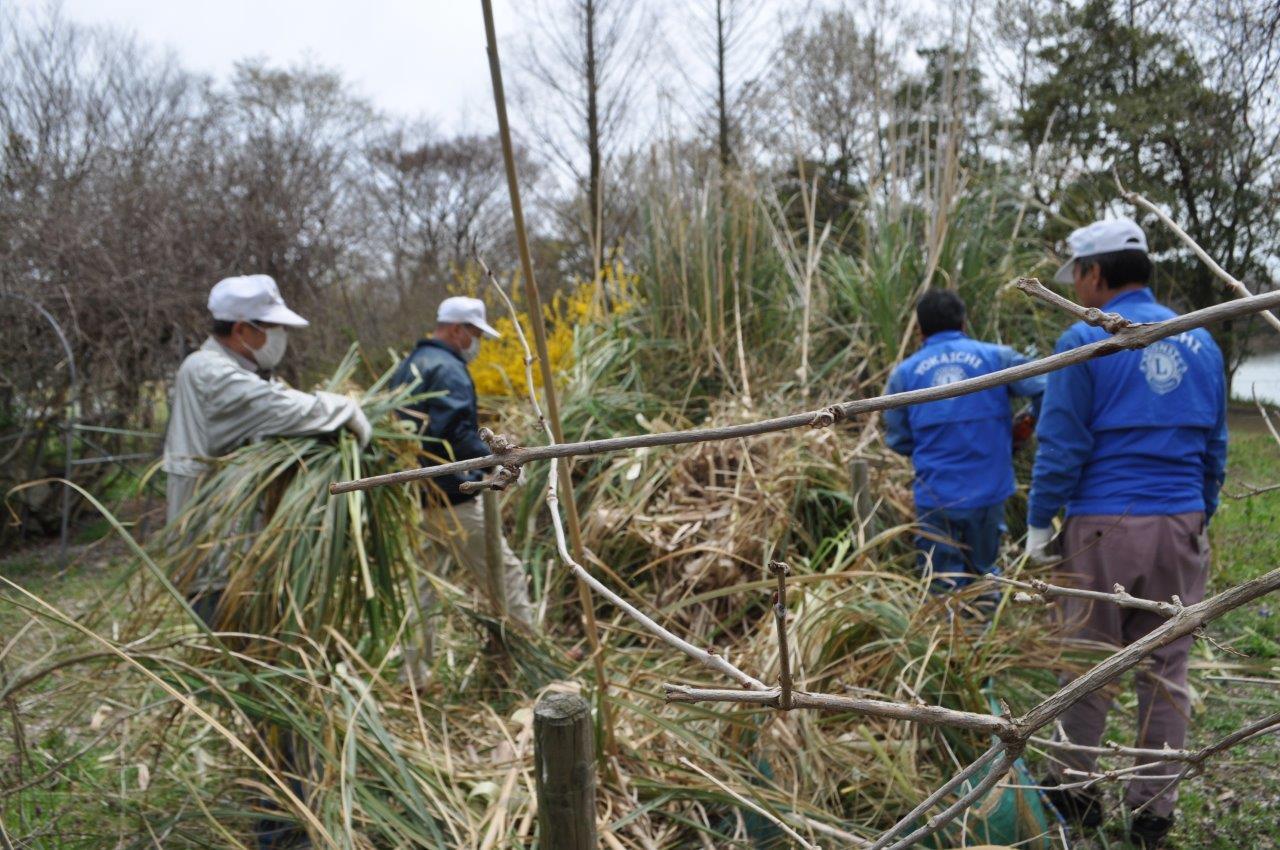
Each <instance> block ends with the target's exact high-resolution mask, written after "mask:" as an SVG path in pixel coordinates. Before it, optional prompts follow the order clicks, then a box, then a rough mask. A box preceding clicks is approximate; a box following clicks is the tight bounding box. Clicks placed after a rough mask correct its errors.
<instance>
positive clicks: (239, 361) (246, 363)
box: [200, 336, 262, 378]
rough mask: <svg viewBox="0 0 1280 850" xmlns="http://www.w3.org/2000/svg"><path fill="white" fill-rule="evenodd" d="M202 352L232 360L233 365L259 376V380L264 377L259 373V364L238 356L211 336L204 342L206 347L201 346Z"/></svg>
mask: <svg viewBox="0 0 1280 850" xmlns="http://www.w3.org/2000/svg"><path fill="white" fill-rule="evenodd" d="M200 350H201V351H212V352H214V353H215V354H221V355H223V356H224V357H226V358H227V359H228V360H230V361H231V362H232V363H234V364H236V366H237V367H239V368H241V369H243V370H244V371H246V372H252V373H253V374H255V375H257V376H258V377H259V378H261V377H262V373H260V372H259V371H258V364H257V363H254V362H253V361H252V360H250V359H248V358H247V357H242V356H241V355H240V354H237V353H236V352H234V351H232V350H231V349H230V348H227V347H226V346H225V345H223V344H222V343H220V342H218V340H217V338H216V337H212V336H211V337H209V338H208V339H206V340H205V341H204V345H202V346H200Z"/></svg>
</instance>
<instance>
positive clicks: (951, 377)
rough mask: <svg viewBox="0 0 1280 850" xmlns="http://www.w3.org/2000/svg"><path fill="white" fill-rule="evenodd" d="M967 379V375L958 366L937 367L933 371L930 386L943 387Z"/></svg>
mask: <svg viewBox="0 0 1280 850" xmlns="http://www.w3.org/2000/svg"><path fill="white" fill-rule="evenodd" d="M968 377H969V373H967V372H965V370H964V369H963V368H961V367H960V366H955V365H950V366H939V367H938V368H937V369H934V370H933V381H932V383H931V385H932V386H935V387H945V386H946V385H947V384H954V383H956V382H957V381H963V380H964V379H965V378H968Z"/></svg>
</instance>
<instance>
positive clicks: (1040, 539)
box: [1027, 526, 1057, 565]
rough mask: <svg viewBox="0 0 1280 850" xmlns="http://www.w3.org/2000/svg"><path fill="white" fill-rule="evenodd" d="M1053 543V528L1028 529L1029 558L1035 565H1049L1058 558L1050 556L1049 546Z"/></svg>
mask: <svg viewBox="0 0 1280 850" xmlns="http://www.w3.org/2000/svg"><path fill="white" fill-rule="evenodd" d="M1052 541H1053V529H1052V528H1036V527H1034V526H1028V527H1027V557H1028V558H1030V559H1031V563H1033V564H1037V565H1040V564H1048V563H1051V562H1053V561H1055V560H1057V558H1055V557H1054V556H1053V555H1051V554H1049V544H1050V543H1051V542H1052Z"/></svg>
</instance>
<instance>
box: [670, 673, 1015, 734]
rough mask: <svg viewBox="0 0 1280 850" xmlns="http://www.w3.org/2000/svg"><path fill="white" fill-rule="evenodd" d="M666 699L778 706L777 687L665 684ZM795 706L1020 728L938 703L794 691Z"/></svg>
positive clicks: (997, 730)
mask: <svg viewBox="0 0 1280 850" xmlns="http://www.w3.org/2000/svg"><path fill="white" fill-rule="evenodd" d="M662 688H663V690H664V691H665V692H666V697H667V702H733V703H738V704H740V705H761V706H765V707H768V708H778V707H779V705H778V697H779V692H778V690H777V689H776V688H771V689H768V690H765V691H756V690H749V691H745V690H736V689H732V688H694V687H690V686H688V685H677V684H672V683H670V682H666V683H663V685H662ZM791 707H792V708H812V709H817V710H820V711H847V712H850V713H851V714H864V715H868V716H870V717H885V718H888V719H890V720H907V721H910V722H912V723H925V724H928V725H931V726H949V727H952V728H954V729H970V730H972V731H974V732H986V733H987V734H990V735H998V736H1001V737H1003V738H1009V739H1014V738H1016V737H1017V734H1018V730H1017V727H1016V726H1015V724H1014V723H1013V721H1011V720H1008V719H1007V718H1004V717H997V716H995V715H991V714H979V713H977V712H972V711H956V710H955V709H951V708H943V707H942V706H938V705H910V704H908V703H905V702H892V701H890V700H881V699H867V698H865V697H849V696H842V695H838V694H815V693H809V692H807V691H794V690H793V691H792V693H791Z"/></svg>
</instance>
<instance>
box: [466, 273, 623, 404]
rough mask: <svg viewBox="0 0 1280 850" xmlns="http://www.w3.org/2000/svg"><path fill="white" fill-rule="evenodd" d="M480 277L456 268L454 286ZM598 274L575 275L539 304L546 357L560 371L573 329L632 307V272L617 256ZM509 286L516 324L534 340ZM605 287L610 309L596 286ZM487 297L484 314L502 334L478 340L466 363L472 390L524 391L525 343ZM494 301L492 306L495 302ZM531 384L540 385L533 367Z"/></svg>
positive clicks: (566, 363) (472, 284)
mask: <svg viewBox="0 0 1280 850" xmlns="http://www.w3.org/2000/svg"><path fill="white" fill-rule="evenodd" d="M478 283H479V281H478V279H477V276H476V274H475V273H474V271H473V270H462V271H461V273H459V272H455V284H456V289H457V290H459V291H462V292H477V291H483V290H480V289H479V288H478V286H477V284H478ZM598 283H599V285H597V280H586V281H584V280H579V281H577V282H576V283H575V284H574V285H573V286H572V287H571V288H570V289H568V290H564V291H561V292H557V293H556V294H555V296H554V297H552V299H551V303H549V304H544V305H542V318H543V322H544V324H545V325H546V329H547V357H548V359H549V360H550V361H551V369H552V372H553V373H555V374H561V373H563V372H564V371H566V370H568V369H569V368H570V367H571V366H572V365H573V333H574V329H575V328H577V327H582V326H586V325H589V324H591V323H592V322H594V321H598V320H603V319H606V318H608V317H610V316H618V315H622V314H625V313H626V312H627V311H628V310H630V309H631V305H632V303H633V299H634V294H633V293H634V291H635V275H634V274H633V273H631V272H628V271H627V270H626V268H625V266H624V265H623V263H622V261H621V260H617V261H615V262H613V263H611V264H610V265H608V266H606V267H605V268H603V269H601V271H600V275H599V277H598ZM512 284H513V285H512V286H511V287H510V289H509V290H508V291H509V292H512V293H514V294H513V298H512V300H513V301H514V302H515V303H516V310H517V313H518V315H519V317H520V326H521V327H522V328H524V332H525V336H526V337H527V338H528V340H529V345H530V347H532V346H533V329H532V327H531V326H530V325H529V314H528V312H527V311H526V310H521V309H520V302H521V301H522V300H523V299H522V298H521V297H520V291H519V288H518V287H516V286H514V280H513V281H512ZM602 289H603V290H604V291H607V292H608V293H609V302H610V303H609V310H608V311H607V312H606V311H605V309H604V303H603V299H602V298H601V297H600V293H601V290H602ZM492 300H493V299H486V301H489V302H490V306H489V315H491V316H494V317H495V318H494V319H493V320H492V321H491V324H492V325H493V327H494V329H495V330H497V331H498V333H500V334H502V338H501V339H486V340H485V341H484V343H483V344H482V345H481V346H480V356H479V357H477V358H476V359H475V360H474V361H473V362H472V363H471V377H472V379H473V380H474V381H475V384H476V392H477V393H478V394H480V395H489V396H523V395H524V393H525V372H524V349H523V348H521V347H520V339H519V337H518V336H517V335H516V332H515V328H514V326H513V325H512V323H511V317H510V316H509V315H508V313H507V311H506V309H505V306H504V305H501V304H497V305H494V304H493V303H492ZM495 306H497V308H498V309H497V310H494V307H495ZM535 353H536V352H535ZM533 380H534V385H535V386H537V387H541V386H542V372H541V370H540V369H538V368H536V367H535V368H534V370H533Z"/></svg>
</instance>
